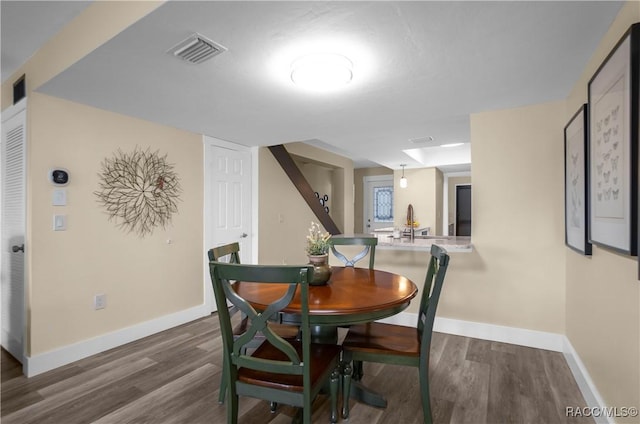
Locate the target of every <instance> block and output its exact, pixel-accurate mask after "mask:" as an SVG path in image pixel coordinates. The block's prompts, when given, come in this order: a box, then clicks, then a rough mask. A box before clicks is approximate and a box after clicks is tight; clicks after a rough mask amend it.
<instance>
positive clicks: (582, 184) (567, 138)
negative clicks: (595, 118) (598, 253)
mask: <svg viewBox="0 0 640 424" xmlns="http://www.w3.org/2000/svg"><path fill="white" fill-rule="evenodd" d="M588 110H589V107H588V106H587V105H586V104H585V105H582V106H581V107H580V109H579V110H578V111H577V112H576V113H575V115H573V117H572V118H571V120H570V121H569V123H568V124H567V125H566V126H565V127H564V228H565V230H564V242H565V244H566V245H567V246H568V247H570V248H571V249H573V250H575V251H576V252H579V253H582V254H583V255H591V243H590V242H589V237H588V224H589V215H588V211H589V209H588V208H587V199H588V193H589V191H588V181H589V178H588V171H589V167H588V162H587V148H588V145H587V129H588V128H589V126H588V125H587V119H588Z"/></svg>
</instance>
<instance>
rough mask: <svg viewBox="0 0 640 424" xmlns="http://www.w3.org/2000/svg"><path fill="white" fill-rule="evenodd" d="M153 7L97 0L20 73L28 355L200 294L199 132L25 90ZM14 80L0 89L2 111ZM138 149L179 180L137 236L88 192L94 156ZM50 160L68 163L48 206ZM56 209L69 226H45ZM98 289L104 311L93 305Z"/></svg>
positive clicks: (188, 302)
mask: <svg viewBox="0 0 640 424" xmlns="http://www.w3.org/2000/svg"><path fill="white" fill-rule="evenodd" d="M159 4H160V3H158V2H96V3H94V4H92V5H91V6H89V7H88V8H87V9H86V10H85V11H84V12H83V13H82V14H81V15H80V16H79V17H78V19H76V20H75V21H74V22H72V23H71V24H70V25H69V26H67V27H65V28H64V29H63V30H62V31H61V32H60V33H59V34H58V35H57V36H56V37H54V38H53V39H52V40H51V41H49V42H48V43H47V44H46V45H45V46H44V47H43V48H42V49H41V50H40V51H39V52H38V53H37V54H36V55H34V56H33V57H32V58H31V59H30V60H29V62H28V63H27V64H26V65H25V66H23V67H22V68H21V69H19V70H18V71H17V72H16V73H15V76H19V75H22V74H23V73H26V79H27V90H28V92H27V99H28V103H27V175H26V179H27V235H26V245H27V246H28V249H27V252H26V261H27V272H26V289H27V296H28V299H27V305H26V307H27V326H28V327H27V335H26V348H27V355H29V356H33V355H37V354H41V353H44V352H47V351H50V350H53V349H56V348H59V347H63V346H67V345H70V344H72V343H74V342H79V341H82V340H86V339H91V338H95V337H99V336H101V335H104V334H106V333H109V332H113V331H116V330H120V329H124V328H128V327H131V326H134V325H136V324H140V323H142V322H144V321H148V320H151V319H154V318H158V317H162V316H165V315H168V314H171V313H173V312H176V311H180V310H183V309H186V308H189V307H193V306H196V305H201V304H202V303H203V287H202V283H203V281H204V274H203V272H204V270H203V266H202V263H203V262H202V260H203V256H202V255H203V252H202V247H201V246H202V224H201V223H202V220H203V216H202V208H203V200H202V193H203V173H202V141H201V137H200V136H199V135H195V134H191V133H187V132H184V131H178V130H175V129H171V128H168V127H164V126H161V125H156V124H151V123H148V122H144V121H141V120H136V119H132V118H128V117H125V116H121V115H117V114H112V113H108V112H104V111H101V110H98V109H94V108H89V107H85V106H81V105H78V104H74V103H71V102H67V101H63V100H59V99H55V98H51V97H48V96H45V95H42V94H39V93H36V92H32V91H31V90H33V89H34V88H37V87H38V86H39V85H40V84H41V83H44V82H46V81H47V80H48V79H49V78H51V77H53V76H55V75H56V74H57V73H58V72H60V71H61V70H63V69H65V68H66V67H67V66H69V65H70V64H71V63H73V62H74V61H76V60H78V59H79V58H81V57H82V56H84V55H85V54H87V53H88V52H90V51H91V50H93V49H94V48H96V47H97V46H98V45H100V44H101V43H103V42H104V41H106V40H108V39H109V38H110V37H112V36H114V35H116V34H117V33H118V32H120V31H121V30H122V29H124V28H126V27H127V26H128V25H130V24H131V23H133V22H135V21H136V20H138V19H139V18H141V17H142V16H144V15H145V14H147V13H149V12H150V11H152V10H153V9H154V8H155V7H157V6H158V5H159ZM13 81H14V78H9V79H8V80H7V83H6V84H4V85H3V86H2V108H3V109H4V108H6V107H7V106H9V105H10V103H11V98H10V95H11V84H12V83H13ZM135 146H140V147H142V148H147V147H148V148H150V149H151V150H152V151H155V150H159V151H160V152H161V153H162V154H167V159H168V161H169V162H171V163H173V164H174V165H175V171H176V173H177V174H178V175H179V177H180V179H181V184H182V187H183V193H182V194H181V202H180V203H179V206H178V214H176V215H175V216H174V218H173V221H172V223H171V225H170V226H169V227H168V228H167V229H158V230H157V231H155V232H154V233H153V234H152V235H151V236H148V237H146V238H144V239H140V238H138V237H137V236H135V235H133V234H126V233H124V232H123V231H121V230H119V229H117V228H116V227H115V225H114V224H113V223H110V222H108V220H107V216H106V215H105V214H104V213H103V211H102V208H101V207H100V206H99V205H98V203H97V202H96V197H95V195H94V194H93V192H94V191H95V190H97V189H98V177H97V174H98V172H99V170H100V163H101V161H102V160H104V159H105V158H106V157H110V156H111V155H112V154H113V153H114V152H115V151H116V150H117V149H118V148H121V149H123V151H127V150H130V149H133V148H134V147H135ZM54 166H61V167H65V168H67V169H69V172H70V178H71V182H70V184H69V185H68V186H67V187H66V190H67V206H64V207H53V206H52V205H51V197H52V189H53V187H52V186H51V184H50V183H49V182H48V180H47V172H48V171H49V170H50V169H51V168H52V167H54ZM54 213H58V214H60V213H62V214H66V215H67V219H68V222H67V226H68V229H67V231H64V232H54V231H52V228H51V226H52V216H53V214H54ZM168 239H171V240H172V243H171V244H168V243H167V240H168ZM97 293H104V294H106V295H107V307H106V309H104V310H100V311H94V310H93V296H94V295H95V294H97Z"/></svg>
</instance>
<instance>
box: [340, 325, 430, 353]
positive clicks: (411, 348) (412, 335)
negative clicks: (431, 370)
mask: <svg viewBox="0 0 640 424" xmlns="http://www.w3.org/2000/svg"><path fill="white" fill-rule="evenodd" d="M342 348H343V349H345V350H350V351H354V352H355V351H358V352H367V353H374V354H375V353H380V354H385V355H390V354H391V355H399V356H413V357H418V356H420V334H419V333H418V330H417V329H416V328H414V327H405V326H402V325H393V324H383V323H379V322H370V323H367V324H360V325H352V326H351V327H349V332H348V333H347V336H346V337H345V339H344V341H343V342H342Z"/></svg>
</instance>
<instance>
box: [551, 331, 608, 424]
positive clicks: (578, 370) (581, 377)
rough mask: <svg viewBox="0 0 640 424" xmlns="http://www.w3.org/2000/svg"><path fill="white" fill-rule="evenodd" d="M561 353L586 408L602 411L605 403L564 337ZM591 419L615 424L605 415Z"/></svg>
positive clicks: (576, 354) (600, 422)
mask: <svg viewBox="0 0 640 424" xmlns="http://www.w3.org/2000/svg"><path fill="white" fill-rule="evenodd" d="M562 353H564V357H565V359H566V360H567V363H568V364H569V368H570V369H571V373H572V374H573V377H574V378H575V379H576V383H578V387H579V388H580V392H582V396H583V397H584V400H585V402H586V403H587V406H588V407H589V408H594V409H595V410H597V411H604V410H605V407H606V403H605V402H604V400H603V399H602V396H600V392H598V389H597V388H596V385H595V384H594V383H593V380H591V376H590V375H589V372H588V371H587V368H586V367H585V366H584V364H583V363H582V360H581V359H580V356H578V352H576V350H575V349H574V348H573V345H572V344H571V342H570V341H569V339H568V338H567V337H566V336H565V337H564V345H563V352H562ZM593 419H594V420H595V421H596V423H597V424H609V423H610V424H613V423H614V422H615V421H614V420H613V418H612V417H608V416H607V415H606V414H593Z"/></svg>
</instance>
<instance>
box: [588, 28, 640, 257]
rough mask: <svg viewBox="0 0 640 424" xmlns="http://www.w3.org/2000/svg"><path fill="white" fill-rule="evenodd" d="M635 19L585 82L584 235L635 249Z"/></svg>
mask: <svg viewBox="0 0 640 424" xmlns="http://www.w3.org/2000/svg"><path fill="white" fill-rule="evenodd" d="M639 31H640V24H634V25H632V26H631V27H630V28H629V29H628V30H627V31H626V32H625V34H624V35H623V36H622V38H621V39H620V40H619V41H618V43H617V44H616V45H615V47H614V48H613V50H612V51H611V52H610V53H609V55H608V56H607V58H606V59H605V60H604V61H603V63H602V64H601V65H600V67H599V68H598V69H597V71H596V72H595V74H594V75H593V76H592V77H591V79H590V80H589V84H588V92H589V119H588V122H589V136H588V138H589V144H588V146H589V148H588V152H589V212H588V213H589V241H590V242H591V243H593V244H595V245H598V246H602V247H605V248H609V249H612V250H613V251H615V252H618V253H623V254H626V255H631V256H637V254H638V237H639V234H638V110H639V109H638V97H639V96H638V90H639V88H640V80H639V73H638V71H639V69H638V68H639V65H640V64H639V54H638V49H639V44H638V41H639V37H640V32H639Z"/></svg>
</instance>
